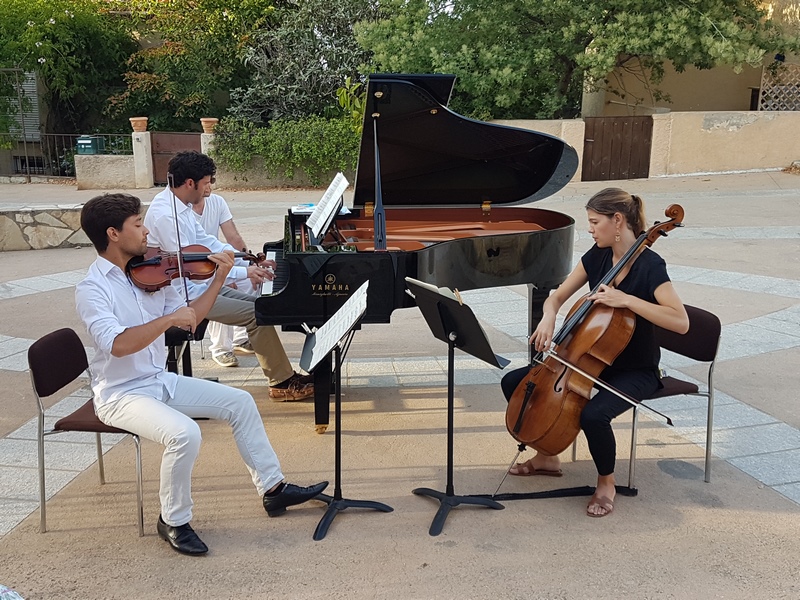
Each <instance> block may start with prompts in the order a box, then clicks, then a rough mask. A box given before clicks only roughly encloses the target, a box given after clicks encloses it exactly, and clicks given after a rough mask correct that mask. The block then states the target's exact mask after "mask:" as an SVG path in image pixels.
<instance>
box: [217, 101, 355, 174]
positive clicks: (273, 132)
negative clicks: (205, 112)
mask: <svg viewBox="0 0 800 600" xmlns="http://www.w3.org/2000/svg"><path fill="white" fill-rule="evenodd" d="M215 132H216V134H217V135H216V138H215V148H214V151H213V156H214V158H215V159H217V160H218V161H219V162H220V164H221V165H222V166H224V167H226V168H228V169H230V170H232V171H236V172H243V171H244V170H245V169H246V168H247V166H248V163H249V161H250V160H251V159H253V158H255V157H261V158H263V160H264V166H265V168H266V171H267V173H268V175H270V176H271V177H281V176H283V177H287V178H289V179H293V178H294V176H295V173H296V172H298V171H302V172H303V173H305V175H306V176H307V177H308V178H309V180H310V181H311V183H312V184H313V185H320V183H321V182H322V179H323V178H324V177H327V176H328V174H330V173H331V172H332V171H348V170H353V169H355V166H356V161H357V160H358V145H359V141H360V135H359V134H358V133H357V132H355V131H353V128H352V126H351V123H350V122H349V121H348V120H345V119H324V118H322V117H318V116H311V117H306V118H304V119H297V120H293V119H276V120H274V121H271V122H270V124H269V126H268V127H256V126H255V125H253V124H252V123H251V122H248V121H243V120H241V119H235V118H230V117H228V118H225V119H223V120H222V121H220V122H219V124H218V125H217V127H216V130H215Z"/></svg>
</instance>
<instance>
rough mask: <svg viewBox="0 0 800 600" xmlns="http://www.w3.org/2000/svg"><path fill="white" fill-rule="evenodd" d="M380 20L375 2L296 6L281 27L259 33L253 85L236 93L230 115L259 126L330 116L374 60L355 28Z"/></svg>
mask: <svg viewBox="0 0 800 600" xmlns="http://www.w3.org/2000/svg"><path fill="white" fill-rule="evenodd" d="M375 15H376V12H375V6H374V1H373V0H296V1H291V0H290V1H289V2H287V3H286V4H284V5H283V6H281V7H280V8H278V9H277V10H276V15H275V16H276V20H277V22H278V25H277V26H275V27H274V28H271V29H263V30H260V31H259V32H257V33H256V34H255V36H254V39H253V43H252V45H251V47H250V48H249V49H248V50H247V52H246V57H245V61H246V63H247V65H248V66H249V67H251V68H252V69H253V71H254V74H253V79H252V82H251V83H250V85H249V86H247V87H244V86H243V87H240V88H238V89H235V90H234V91H233V92H232V94H231V107H230V112H231V113H232V114H233V115H235V116H237V117H239V118H243V119H247V120H250V121H253V122H267V121H269V120H271V119H278V118H302V117H306V116H309V115H324V114H326V111H328V112H330V109H331V108H333V107H336V106H337V97H336V93H337V90H338V89H339V88H341V87H342V86H344V85H345V80H346V79H347V78H348V77H350V78H351V79H352V80H357V79H359V69H358V67H359V65H361V64H363V63H365V62H366V61H367V60H368V59H369V53H368V52H366V51H365V50H364V49H362V48H361V47H359V45H358V43H357V42H356V40H355V35H354V33H353V25H354V23H356V22H357V21H370V20H374V18H375ZM334 110H335V111H336V112H338V108H336V109H334Z"/></svg>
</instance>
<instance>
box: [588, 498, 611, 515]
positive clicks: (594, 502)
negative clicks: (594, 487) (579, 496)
mask: <svg viewBox="0 0 800 600" xmlns="http://www.w3.org/2000/svg"><path fill="white" fill-rule="evenodd" d="M592 506H599V507H600V508H602V509H603V510H604V511H606V512H604V513H602V514H595V513H592V512H589V509H590V508H591V507H592ZM612 512H614V501H613V500H611V498H609V497H608V496H597V495H595V496H592V499H591V500H589V504H588V505H587V506H586V515H587V516H589V517H594V518H600V517H607V516H608V515H610V514H611V513H612Z"/></svg>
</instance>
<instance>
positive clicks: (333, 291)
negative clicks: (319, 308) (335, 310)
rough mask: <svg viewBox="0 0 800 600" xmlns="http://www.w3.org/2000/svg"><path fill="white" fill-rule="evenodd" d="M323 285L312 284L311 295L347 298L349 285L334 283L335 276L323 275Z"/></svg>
mask: <svg viewBox="0 0 800 600" xmlns="http://www.w3.org/2000/svg"><path fill="white" fill-rule="evenodd" d="M324 281H325V283H312V284H311V294H312V295H313V296H349V295H350V284H349V283H336V275H332V274H331V273H328V274H327V275H325V280H324Z"/></svg>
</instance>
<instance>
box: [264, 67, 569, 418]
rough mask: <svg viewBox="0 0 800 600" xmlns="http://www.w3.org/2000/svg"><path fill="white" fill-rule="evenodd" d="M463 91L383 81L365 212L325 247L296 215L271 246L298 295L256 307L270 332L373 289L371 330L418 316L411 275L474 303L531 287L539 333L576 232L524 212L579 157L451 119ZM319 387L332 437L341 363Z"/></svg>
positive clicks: (371, 138)
mask: <svg viewBox="0 0 800 600" xmlns="http://www.w3.org/2000/svg"><path fill="white" fill-rule="evenodd" d="M454 81H455V77H454V76H451V75H372V76H370V78H369V81H368V84H367V108H366V110H365V114H364V128H363V133H362V138H361V147H360V154H359V161H358V168H357V173H356V181H355V191H354V198H353V208H352V210H351V214H349V215H338V216H337V217H336V218H335V219H334V220H333V223H332V224H331V227H330V228H329V229H328V231H327V232H325V233H324V235H323V236H322V238H321V239H320V240H314V241H316V242H318V243H311V242H312V241H311V240H309V239H307V238H306V237H304V236H306V235H307V234H306V231H307V228H306V227H305V226H304V225H305V220H306V219H307V218H308V215H307V214H293V213H292V212H291V211H290V212H289V214H288V215H287V218H286V222H285V227H284V229H285V233H284V239H283V240H282V241H281V242H277V243H272V244H266V245H265V248H264V251H265V252H267V251H269V250H272V249H273V248H274V247H276V246H277V247H279V248H282V250H283V257H282V260H281V265H280V268H279V269H278V271H279V274H280V275H281V276H282V277H285V278H286V279H285V282H286V283H285V285H283V284H281V285H280V286H279V285H275V286H274V290H273V293H272V295H262V296H261V297H259V298H258V299H257V300H256V302H255V310H256V321H257V322H258V323H259V324H260V325H281V326H282V327H283V328H284V329H285V330H292V331H303V329H302V325H303V324H305V325H307V326H309V327H314V326H320V325H322V324H323V323H324V322H325V321H326V320H327V319H328V318H330V317H331V316H332V315H333V314H334V313H335V312H336V311H337V310H338V308H339V307H340V306H341V305H342V304H344V302H345V301H346V300H347V298H348V297H349V295H350V294H351V293H352V292H354V291H355V290H357V289H358V288H359V287H360V285H361V284H362V283H363V282H364V281H366V280H369V281H370V286H369V292H368V297H367V312H366V314H365V316H364V318H363V320H362V323H367V324H369V323H388V322H390V320H391V314H392V312H393V311H394V310H396V309H401V308H407V307H412V306H415V304H414V301H413V298H411V297H410V296H409V295H408V294H407V293H406V292H405V290H406V285H405V278H406V277H411V278H414V279H418V280H421V281H424V282H427V283H431V284H433V285H436V286H445V287H448V288H458V289H459V290H462V291H463V290H470V289H479V288H489V287H499V286H507V285H515V284H523V283H524V284H528V286H529V311H530V322H531V325H532V326H533V325H534V324H535V323H536V322H538V319H539V318H541V312H542V304H543V303H544V300H545V299H546V298H547V296H548V295H549V292H550V290H551V289H553V288H555V287H557V286H558V285H559V284H560V283H561V282H562V281H564V279H565V278H566V277H567V275H568V274H569V272H570V270H571V267H572V247H573V237H574V221H573V219H572V218H571V217H570V216H568V215H565V214H563V213H559V212H556V211H550V210H545V209H539V208H533V207H530V206H518V205H522V204H528V203H531V202H534V201H536V200H540V199H542V198H545V197H548V196H550V195H552V194H554V193H556V192H557V191H558V190H560V189H561V188H562V187H563V186H564V185H566V184H567V183H568V182H569V180H570V179H571V178H572V176H573V175H574V173H575V171H576V170H577V165H578V157H577V153H576V152H575V150H574V149H573V148H571V147H570V146H569V145H567V144H566V143H564V142H563V141H562V140H560V139H558V138H555V137H552V136H549V135H545V134H542V133H538V132H534V131H529V130H523V129H517V128H513V127H508V126H501V125H494V124H491V123H483V122H480V121H475V120H472V119H468V118H466V117H463V116H461V115H458V114H456V113H454V112H452V111H450V110H449V109H448V108H447V106H446V105H447V102H448V100H449V97H450V94H451V92H452V87H453V84H454ZM377 155H379V158H378V156H377ZM376 232H377V234H376ZM326 370H327V373H325V371H326ZM314 375H315V388H316V390H315V418H316V425H317V431H324V430H325V428H326V427H327V423H328V407H329V402H330V397H329V392H330V365H320V367H318V368H317V369H315V372H314Z"/></svg>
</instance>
